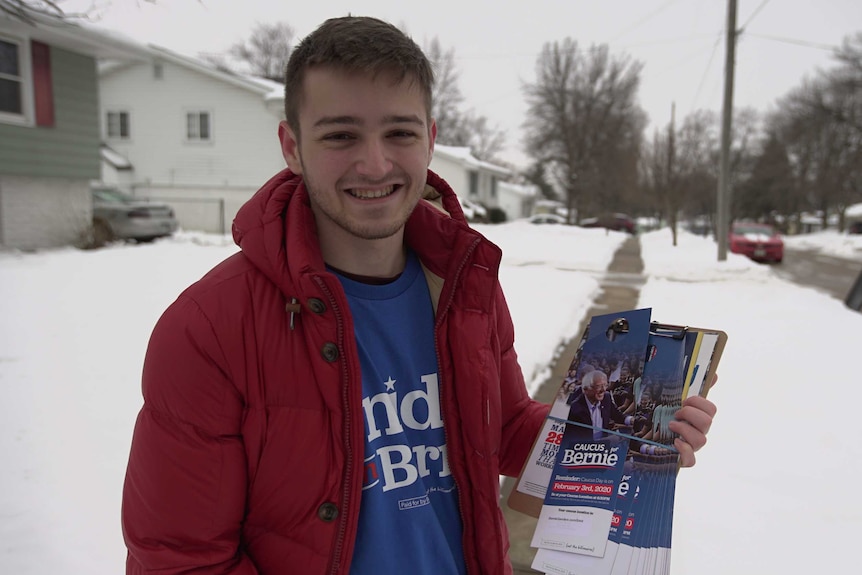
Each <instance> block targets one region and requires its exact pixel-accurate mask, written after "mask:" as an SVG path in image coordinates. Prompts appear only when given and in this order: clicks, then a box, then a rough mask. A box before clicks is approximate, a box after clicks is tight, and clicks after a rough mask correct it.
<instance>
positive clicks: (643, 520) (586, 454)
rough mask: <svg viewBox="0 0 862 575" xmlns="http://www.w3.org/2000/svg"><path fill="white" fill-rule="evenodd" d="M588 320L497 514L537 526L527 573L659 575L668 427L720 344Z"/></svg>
mask: <svg viewBox="0 0 862 575" xmlns="http://www.w3.org/2000/svg"><path fill="white" fill-rule="evenodd" d="M650 315H651V310H650V309H639V310H631V311H626V312H621V313H614V314H607V315H602V316H595V317H593V318H592V319H591V321H590V323H589V326H588V327H587V329H586V330H585V332H584V334H583V337H582V338H581V341H580V345H579V347H578V351H577V352H576V354H575V357H574V359H573V360H572V362H571V364H570V367H569V371H568V375H567V376H566V378H565V379H564V381H563V382H562V385H561V386H560V389H559V392H558V394H557V397H556V400H555V401H554V404H553V406H552V408H551V412H550V414H549V415H548V418H547V420H546V421H545V425H544V427H543V429H542V431H541V433H540V435H539V437H538V438H537V440H536V443H535V445H534V447H533V451H532V453H531V455H530V458H529V459H528V461H527V463H526V465H525V467H524V470H523V471H522V473H521V475H520V477H519V478H518V483H517V484H516V486H515V488H514V489H513V491H512V494H511V495H510V497H509V506H510V507H512V508H513V509H516V510H518V511H522V512H524V513H528V514H530V515H533V516H537V517H538V523H537V526H536V531H535V533H534V535H533V539H532V542H531V545H532V546H533V547H536V548H537V549H538V551H537V553H536V556H535V560H534V561H533V565H532V567H533V569H536V570H538V571H541V572H543V573H551V574H554V575H635V574H637V575H640V574H664V573H669V572H670V547H671V534H672V529H671V528H672V524H673V504H674V492H675V488H676V474H677V471H678V468H679V461H678V460H679V457H678V454H677V452H676V449H675V448H674V445H673V443H674V439H675V438H676V436H675V434H674V433H672V432H671V431H670V429H669V428H668V423H669V422H670V421H672V420H673V418H674V414H675V413H676V411H677V410H678V409H679V408H680V406H681V404H682V402H683V400H684V399H685V398H686V397H688V396H690V395H701V396H706V393H707V391H708V390H709V384H710V383H711V382H712V380H713V376H714V374H715V370H716V366H717V364H718V361H719V359H720V357H721V353H722V351H723V349H724V345H725V342H726V340H727V335H726V334H725V333H724V332H721V331H717V330H706V329H701V328H692V327H682V326H675V325H662V324H658V323H656V322H652V321H651V318H650Z"/></svg>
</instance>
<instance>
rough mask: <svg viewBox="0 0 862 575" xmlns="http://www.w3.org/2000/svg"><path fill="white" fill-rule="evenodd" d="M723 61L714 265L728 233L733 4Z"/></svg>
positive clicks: (730, 2)
mask: <svg viewBox="0 0 862 575" xmlns="http://www.w3.org/2000/svg"><path fill="white" fill-rule="evenodd" d="M725 43H726V46H725V61H724V106H723V108H722V112H721V159H720V160H719V162H720V165H719V172H718V194H717V196H718V198H717V205H716V212H717V214H716V216H717V217H716V220H717V221H716V224H715V239H716V241H717V242H718V261H720V262H723V261H725V260H727V232H728V231H729V229H730V206H731V201H730V200H731V189H730V129H731V122H732V119H733V65H734V61H735V58H736V0H728V2H727V39H726V40H725Z"/></svg>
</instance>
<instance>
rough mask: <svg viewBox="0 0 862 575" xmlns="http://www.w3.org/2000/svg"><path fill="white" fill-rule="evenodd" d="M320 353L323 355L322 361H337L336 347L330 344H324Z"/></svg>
mask: <svg viewBox="0 0 862 575" xmlns="http://www.w3.org/2000/svg"><path fill="white" fill-rule="evenodd" d="M320 353H321V354H322V355H323V359H325V360H326V361H328V362H329V363H332V362H334V361H335V360H337V359H338V346H337V345H335V344H334V343H332V342H328V343H325V344H323V349H321V350H320Z"/></svg>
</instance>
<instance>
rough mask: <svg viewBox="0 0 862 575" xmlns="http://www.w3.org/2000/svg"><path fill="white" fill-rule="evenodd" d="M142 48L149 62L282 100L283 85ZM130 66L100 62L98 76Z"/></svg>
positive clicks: (150, 47)
mask: <svg viewBox="0 0 862 575" xmlns="http://www.w3.org/2000/svg"><path fill="white" fill-rule="evenodd" d="M144 48H145V49H146V50H147V52H148V54H149V56H150V59H151V60H162V61H165V62H170V63H172V64H175V65H177V66H180V67H182V68H186V69H188V70H193V71H195V72H197V73H199V74H203V75H205V76H209V77H210V78H213V79H215V80H218V81H220V82H224V83H226V84H230V85H232V86H237V87H239V88H243V89H245V90H249V91H251V92H254V93H256V94H259V95H261V96H263V99H264V100H266V101H270V100H275V101H281V100H283V99H284V85H283V84H280V83H278V82H273V81H272V80H268V79H266V78H260V77H258V76H251V75H247V74H237V73H234V72H229V71H226V70H221V69H219V68H216V67H215V66H214V65H212V64H210V63H209V62H205V61H203V60H199V59H197V58H192V57H190V56H185V55H183V54H178V53H177V52H174V51H172V50H168V49H167V48H164V47H162V46H156V45H155V44H148V45H146V46H145V47H144ZM130 64H132V62H128V61H106V62H101V63H100V64H99V74H100V75H103V76H104V75H107V74H110V73H112V72H114V71H116V70H121V69H123V68H125V67H126V66H129V65H130Z"/></svg>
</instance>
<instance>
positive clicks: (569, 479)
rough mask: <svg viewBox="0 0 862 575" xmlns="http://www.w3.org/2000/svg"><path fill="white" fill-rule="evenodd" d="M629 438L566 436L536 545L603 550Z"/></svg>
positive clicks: (597, 552) (593, 552)
mask: <svg viewBox="0 0 862 575" xmlns="http://www.w3.org/2000/svg"><path fill="white" fill-rule="evenodd" d="M627 450H628V440H627V439H624V438H620V437H616V436H611V437H608V438H605V439H600V440H592V441H585V440H583V439H581V438H578V437H577V436H576V435H574V434H571V433H569V432H568V431H567V432H566V434H565V435H564V437H563V443H562V445H561V446H560V453H559V457H558V461H557V464H556V465H555V466H554V471H553V475H552V478H551V483H550V485H549V488H548V493H547V495H546V496H545V504H544V505H542V511H541V513H540V515H539V521H538V523H537V525H536V531H535V533H534V534H533V540H532V543H531V545H532V546H533V547H540V548H543V549H554V550H557V551H567V552H570V553H582V554H584V555H592V556H598V557H600V556H602V555H604V552H605V546H606V544H607V541H608V532H609V530H610V526H611V521H612V518H613V512H614V503H615V501H614V495H615V493H616V491H617V486H618V485H619V482H620V480H621V478H622V472H623V465H624V464H625V456H626V452H627Z"/></svg>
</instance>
